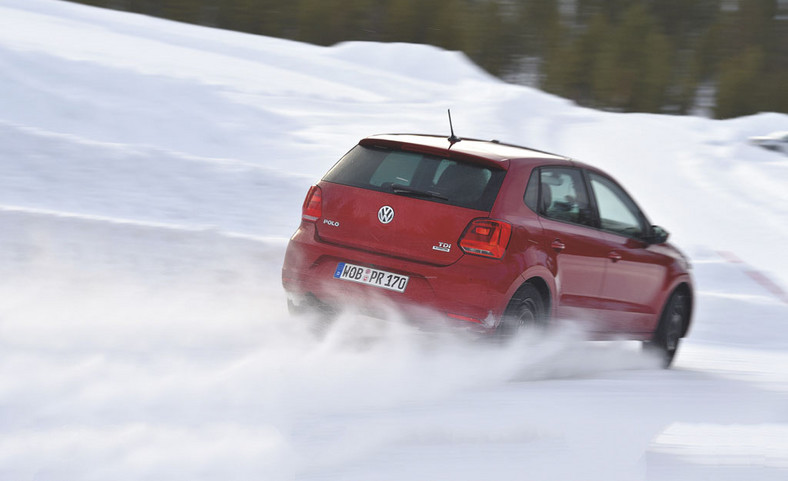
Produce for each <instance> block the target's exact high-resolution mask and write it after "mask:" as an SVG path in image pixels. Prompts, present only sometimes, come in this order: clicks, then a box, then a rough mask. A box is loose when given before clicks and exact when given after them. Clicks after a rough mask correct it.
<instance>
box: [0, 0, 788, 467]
mask: <svg viewBox="0 0 788 481" xmlns="http://www.w3.org/2000/svg"><path fill="white" fill-rule="evenodd" d="M447 108H451V109H452V114H453V118H454V127H455V131H456V132H457V134H458V135H460V136H466V137H476V138H497V139H500V140H502V141H508V142H513V143H519V144H525V145H530V146H533V147H536V148H541V149H545V150H551V151H556V152H559V153H562V154H566V155H571V156H575V157H577V158H580V159H581V160H583V161H586V162H588V163H592V164H595V165H598V166H600V167H602V168H603V169H605V170H607V171H608V172H610V173H611V174H613V175H614V176H616V177H617V178H618V179H619V180H621V181H622V182H623V183H624V185H626V186H627V188H628V189H629V190H630V192H632V193H633V194H634V196H635V197H636V198H637V199H638V200H639V202H640V204H641V205H642V206H643V207H644V208H645V210H646V211H647V212H648V213H649V215H650V217H651V219H652V221H653V222H655V223H658V224H661V225H663V226H665V227H666V228H667V229H668V230H669V231H671V233H672V237H671V239H672V241H673V242H674V243H676V244H677V245H679V246H680V247H681V248H683V249H684V250H685V251H686V252H687V253H688V254H689V255H690V256H691V257H692V259H693V263H694V267H695V269H694V273H695V277H696V283H697V289H698V299H697V306H696V310H695V316H696V322H695V326H694V328H693V330H692V332H691V335H690V337H689V338H687V339H686V340H685V342H684V343H683V345H682V348H681V350H680V352H679V355H678V357H677V360H676V367H675V369H673V370H670V371H662V370H660V369H657V368H656V365H655V363H654V362H652V360H649V359H645V358H643V357H642V356H641V355H640V353H639V352H637V350H636V349H635V346H632V345H630V344H629V343H605V344H596V343H588V342H584V341H583V339H582V336H581V335H580V334H579V333H577V332H574V331H573V330H572V329H571V328H567V329H565V330H562V331H559V332H557V333H554V334H551V335H550V336H549V337H548V338H544V339H523V340H521V341H520V342H518V343H516V344H515V345H513V346H510V347H508V348H493V347H492V346H488V345H478V343H473V342H470V341H468V340H465V339H461V338H457V337H455V336H452V335H450V334H446V335H445V336H425V335H423V334H419V333H416V332H413V331H411V330H410V329H408V328H407V327H405V326H402V325H400V324H397V323H392V322H381V321H376V320H372V319H368V318H365V317H363V316H360V315H356V314H353V313H347V314H345V315H344V316H343V317H342V318H341V320H340V322H339V323H338V325H337V326H336V328H335V329H333V330H332V331H331V332H329V334H328V336H327V337H326V338H325V339H318V338H316V337H315V336H314V335H312V333H311V332H310V331H309V329H308V327H307V326H305V325H303V324H302V323H301V322H299V321H297V320H295V319H292V318H290V317H289V316H288V314H287V312H286V309H285V299H284V294H283V292H282V290H281V287H280V281H279V269H280V267H281V261H282V255H283V251H284V246H285V245H286V241H287V238H288V236H289V235H290V234H291V233H292V232H293V230H294V229H295V227H296V225H297V223H298V220H299V214H300V205H301V202H302V200H303V196H304V195H305V193H306V190H307V188H308V186H309V185H310V184H311V183H312V182H314V181H315V180H316V179H318V178H319V177H320V176H321V175H322V174H323V173H324V172H325V170H327V169H328V167H330V166H331V165H332V164H333V163H334V162H335V161H336V160H337V159H338V158H339V156H341V155H342V154H343V153H344V152H345V151H346V150H348V149H349V148H350V147H351V146H352V145H353V144H354V143H355V142H356V141H357V140H358V139H359V138H360V137H363V136H365V135H368V134H373V133H381V132H400V131H404V132H425V133H446V134H448V125H447V122H446V116H445V112H446V109H447ZM777 130H788V116H785V115H777V114H761V115H756V116H752V117H747V118H740V119H734V120H729V121H713V120H708V119H702V118H683V117H682V118H680V117H669V116H658V115H645V114H611V113H602V112H596V111H592V110H588V109H582V108H578V107H576V106H574V105H572V104H571V103H570V102H567V101H564V100H562V99H559V98H556V97H552V96H549V95H546V94H544V93H541V92H539V91H535V90H533V89H528V88H523V87H518V86H513V85H506V84H503V83H501V82H499V81H497V80H495V79H493V78H491V77H489V76H488V75H486V74H485V73H483V72H481V71H480V70H479V69H477V68H476V67H475V66H473V65H472V64H470V63H469V62H468V61H467V60H466V59H465V58H464V57H463V56H462V55H460V54H457V53H452V52H445V51H441V50H438V49H435V48H432V47H426V46H416V45H404V44H393V45H392V44H369V43H349V44H342V45H338V46H335V47H331V48H322V47H315V46H310V45H304V44H299V43H294V42H289V41H285V40H279V39H271V38H262V37H254V36H249V35H242V34H238V33H232V32H225V31H220V30H213V29H206V28H199V27H194V26H188V25H182V24H177V23H172V22H167V21H163V20H157V19H152V18H148V17H143V16H137V15H130V14H124V13H119V12H112V11H105V10H100V9H94V8H89V7H84V6H79V5H73V4H69V3H65V2H60V1H55V0H0V479H9V480H11V479H13V480H22V479H34V480H107V479H112V480H143V479H150V480H163V479H166V480H168V481H173V480H196V479H204V480H219V479H222V480H225V479H238V480H241V479H254V480H340V479H341V480H403V479H411V480H415V479H451V480H478V479H481V478H486V479H495V480H521V479H529V480H557V479H565V480H570V479H583V480H607V481H610V480H639V479H642V480H650V481H662V480H701V479H703V480H705V479H718V480H740V479H747V480H750V479H759V480H784V479H786V478H788V324H787V322H788V299H786V295H785V291H784V289H785V288H786V286H788V256H786V255H785V253H784V246H785V245H786V243H788V222H787V221H788V159H786V158H785V157H784V156H780V155H779V154H776V153H772V152H768V151H765V150H762V149H757V148H755V147H751V146H749V145H747V143H746V139H747V137H749V136H751V135H758V134H764V133H768V132H772V131H777Z"/></svg>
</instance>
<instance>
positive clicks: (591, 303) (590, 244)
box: [537, 167, 609, 322]
mask: <svg viewBox="0 0 788 481" xmlns="http://www.w3.org/2000/svg"><path fill="white" fill-rule="evenodd" d="M538 175H539V184H538V192H539V196H538V206H537V210H538V213H539V214H540V222H541V224H542V228H543V229H544V237H543V239H544V241H543V242H544V243H545V244H546V245H544V249H545V251H546V252H548V255H549V256H550V257H549V258H550V264H551V266H550V267H551V269H552V270H553V273H554V275H555V282H556V294H557V306H556V308H557V312H556V314H557V315H558V316H559V317H560V318H565V319H574V320H582V321H594V322H598V321H599V318H600V315H601V314H602V313H603V306H602V303H601V298H600V296H601V292H602V282H603V279H604V273H605V266H606V264H607V257H606V256H607V252H608V251H609V249H608V248H607V246H606V244H605V243H604V242H603V241H602V239H601V238H600V235H599V234H600V233H599V231H597V230H596V229H594V228H593V225H594V223H595V217H594V215H593V209H592V206H591V203H590V202H589V196H588V191H587V187H586V183H585V180H584V178H583V173H582V170H580V169H577V168H572V167H542V168H540V169H539V174H538Z"/></svg>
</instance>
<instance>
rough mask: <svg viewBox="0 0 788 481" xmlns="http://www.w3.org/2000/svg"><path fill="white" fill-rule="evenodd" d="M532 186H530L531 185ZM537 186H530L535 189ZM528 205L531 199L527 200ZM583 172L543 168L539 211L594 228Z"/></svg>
mask: <svg viewBox="0 0 788 481" xmlns="http://www.w3.org/2000/svg"><path fill="white" fill-rule="evenodd" d="M529 184H531V183H530V182H529ZM533 187H536V186H535V185H531V186H529V189H527V190H532V189H533ZM527 197H528V192H526V202H528V201H531V202H533V200H530V199H528V198H527ZM588 199H589V197H588V191H587V190H586V185H585V181H584V180H583V173H582V172H581V171H580V170H579V169H574V168H567V167H543V168H541V169H540V172H539V194H538V197H537V198H536V199H535V201H536V207H537V212H539V213H540V214H541V215H543V216H545V217H547V218H549V219H553V220H558V221H563V222H570V223H572V224H581V225H587V226H593V225H594V215H593V210H592V209H591V205H590V203H589V200H588Z"/></svg>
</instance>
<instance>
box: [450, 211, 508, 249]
mask: <svg viewBox="0 0 788 481" xmlns="http://www.w3.org/2000/svg"><path fill="white" fill-rule="evenodd" d="M511 236H512V225H511V224H509V223H507V222H502V221H499V220H490V219H476V220H473V221H471V223H470V224H468V227H466V228H465V232H463V234H462V237H461V238H460V248H461V249H462V250H463V252H465V253H467V254H474V255H478V256H484V257H492V258H495V259H500V258H501V257H503V255H504V253H505V252H506V246H507V245H508V244H509V238H510V237H511Z"/></svg>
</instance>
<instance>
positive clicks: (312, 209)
mask: <svg viewBox="0 0 788 481" xmlns="http://www.w3.org/2000/svg"><path fill="white" fill-rule="evenodd" d="M322 215H323V191H322V190H320V187H318V186H316V185H313V186H312V187H310V188H309V192H308V193H307V194H306V199H304V206H303V207H302V209H301V218H302V219H304V220H309V221H316V220H317V219H319V218H320V217H321V216H322Z"/></svg>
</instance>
